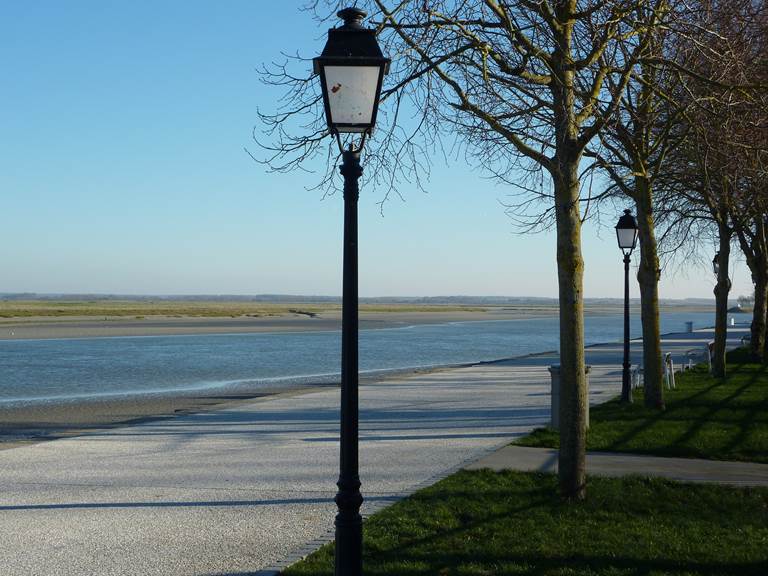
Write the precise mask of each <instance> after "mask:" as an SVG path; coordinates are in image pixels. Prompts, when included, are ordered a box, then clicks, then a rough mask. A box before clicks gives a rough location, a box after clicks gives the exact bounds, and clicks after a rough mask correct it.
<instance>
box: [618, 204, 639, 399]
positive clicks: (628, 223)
mask: <svg viewBox="0 0 768 576" xmlns="http://www.w3.org/2000/svg"><path fill="white" fill-rule="evenodd" d="M637 233H638V230H637V221H636V220H635V217H634V216H632V211H631V210H624V215H623V216H622V217H621V218H619V222H618V224H616V239H617V240H618V242H619V248H620V249H621V251H622V253H623V254H624V364H623V368H624V369H623V371H622V373H621V401H622V402H627V403H629V402H632V382H631V379H630V376H629V366H630V364H629V261H630V256H631V255H632V251H633V250H634V249H635V246H637Z"/></svg>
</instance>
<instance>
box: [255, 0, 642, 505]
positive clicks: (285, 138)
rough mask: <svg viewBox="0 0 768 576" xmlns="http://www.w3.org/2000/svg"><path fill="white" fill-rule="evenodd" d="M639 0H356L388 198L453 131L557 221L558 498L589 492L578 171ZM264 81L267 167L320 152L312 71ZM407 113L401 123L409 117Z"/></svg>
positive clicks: (611, 95) (621, 68) (631, 58)
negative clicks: (274, 107)
mask: <svg viewBox="0 0 768 576" xmlns="http://www.w3.org/2000/svg"><path fill="white" fill-rule="evenodd" d="M646 3H647V2H646V1H645V0H618V1H613V2H605V1H603V0H506V1H501V0H461V1H459V0H368V1H367V2H360V3H359V4H363V6H362V7H364V8H367V9H368V10H369V11H370V12H371V13H372V14H373V19H374V20H375V21H376V22H377V25H378V29H379V39H380V43H381V44H382V46H383V48H384V50H385V52H386V53H387V54H388V55H389V56H390V57H391V58H392V59H393V62H392V68H391V73H390V76H389V78H388V86H387V87H386V88H385V92H384V99H385V105H386V108H387V109H386V111H385V114H384V116H383V120H384V128H383V130H382V131H381V134H380V135H379V136H378V137H377V138H376V139H375V140H374V143H375V144H378V146H377V148H376V149H375V150H374V151H373V152H372V153H371V156H370V157H369V161H370V162H371V175H370V176H369V177H370V178H372V179H373V180H374V181H375V182H377V183H378V184H381V185H384V186H385V193H389V192H390V191H396V190H397V188H398V182H400V181H401V180H402V179H407V180H411V181H414V182H415V183H416V184H417V185H419V184H423V180H422V171H423V170H424V169H425V168H426V164H427V163H428V159H427V157H426V155H425V151H426V150H429V149H430V148H433V147H435V146H437V147H438V149H440V147H441V146H442V143H443V142H444V140H443V138H444V137H446V136H447V137H448V138H450V139H451V140H450V141H451V142H455V143H457V145H459V146H460V149H461V150H463V152H464V154H466V157H467V158H468V159H470V160H471V161H472V162H473V163H475V164H477V165H479V166H482V167H483V168H484V169H485V170H487V171H488V172H489V173H490V174H492V175H494V176H496V177H498V178H499V179H501V180H502V181H504V182H507V183H510V184H511V185H514V186H515V187H516V189H517V190H518V191H519V192H520V194H522V196H521V198H522V199H521V203H520V206H526V207H530V206H533V205H534V204H535V203H537V202H540V203H541V202H543V203H546V204H548V207H546V208H542V209H541V211H540V212H539V215H538V216H537V217H536V223H538V224H543V225H547V224H548V222H547V219H549V218H552V219H553V220H554V223H555V226H556V229H557V269H558V284H559V299H560V363H561V386H562V388H561V419H560V421H561V429H560V456H559V475H560V490H561V493H562V494H563V495H564V496H566V497H568V498H574V499H581V498H584V497H585V494H586V487H585V481H586V476H585V436H586V405H587V394H588V391H587V383H586V375H585V362H584V319H583V289H582V285H583V273H584V262H583V258H582V253H581V225H582V216H583V215H582V209H581V203H582V202H583V201H588V200H589V199H588V198H584V197H583V196H582V186H581V182H580V166H581V163H582V160H583V157H584V152H585V150H586V149H587V146H588V145H589V144H590V142H592V141H593V139H594V138H595V137H596V136H597V135H598V134H599V133H600V131H601V130H602V129H603V128H604V126H605V124H606V122H608V120H609V119H610V118H612V117H613V115H614V113H615V111H616V109H617V108H618V106H619V102H620V98H621V95H622V93H623V91H624V89H625V88H626V85H627V82H628V81H629V77H630V74H631V71H632V69H633V67H634V65H635V62H636V61H637V56H638V54H639V53H640V52H641V51H642V50H643V40H642V38H640V37H638V35H637V23H636V22H635V20H634V18H633V15H634V14H635V11H636V10H637V9H638V7H639V6H642V5H645V4H646ZM340 6H341V4H340V3H338V2H320V1H319V0H318V1H316V2H313V3H312V4H311V5H310V6H309V8H310V9H311V10H313V11H314V13H315V14H316V15H317V16H318V17H319V18H320V19H321V20H325V19H326V18H327V17H328V14H329V12H330V11H332V10H335V9H337V8H339V7H340ZM266 80H267V81H268V82H271V83H277V84H281V85H282V86H283V88H284V89H285V90H286V94H287V99H286V100H285V101H284V104H285V106H286V107H285V108H284V109H283V112H280V113H277V114H271V115H270V114H266V115H264V116H263V117H262V118H263V120H264V121H265V122H266V124H267V126H268V128H270V129H271V130H272V136H273V144H271V145H270V146H269V147H270V148H271V150H272V151H273V152H274V154H273V155H272V156H271V157H270V158H268V160H269V161H270V163H271V165H272V166H273V167H274V168H277V169H292V168H293V167H295V166H297V165H302V164H303V163H305V162H306V161H307V160H308V159H310V158H312V157H313V155H317V154H318V153H321V151H322V150H324V149H326V150H327V148H324V147H323V145H322V141H323V138H324V136H325V134H324V131H323V127H322V125H321V124H320V123H318V121H317V116H318V115H319V101H318V96H317V91H316V88H314V85H313V81H312V79H311V78H309V77H307V76H300V75H292V74H290V73H289V72H288V70H287V69H286V68H277V69H274V68H273V69H272V70H271V71H270V72H269V74H268V75H267V76H266ZM406 112H407V115H409V116H410V117H409V118H404V116H405V115H406ZM301 116H304V118H306V119H307V120H306V122H305V126H304V127H303V130H304V132H305V133H303V134H302V133H298V135H297V133H296V132H293V133H291V132H289V130H288V128H287V126H290V125H291V122H293V120H294V119H295V118H297V117H301ZM298 124H300V123H298ZM306 132H308V133H309V134H307V133H306ZM453 138H456V140H453ZM435 143H437V144H435ZM291 155H292V156H291ZM516 175H517V178H516ZM545 175H546V176H548V177H549V178H548V180H545V178H544V176H545ZM545 183H546V184H549V185H547V186H546V187H545Z"/></svg>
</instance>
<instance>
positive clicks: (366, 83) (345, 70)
mask: <svg viewBox="0 0 768 576" xmlns="http://www.w3.org/2000/svg"><path fill="white" fill-rule="evenodd" d="M324 72H325V87H326V90H327V94H328V107H329V109H330V113H331V124H333V125H334V126H335V127H336V128H337V129H338V131H339V132H365V131H366V130H367V129H368V128H369V127H370V125H371V120H372V118H373V108H374V105H375V103H376V89H377V88H378V86H379V73H380V72H381V67H380V66H325V68H324Z"/></svg>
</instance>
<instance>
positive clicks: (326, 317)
mask: <svg viewBox="0 0 768 576" xmlns="http://www.w3.org/2000/svg"><path fill="white" fill-rule="evenodd" d="M237 306H239V304H237ZM152 309H153V308H150V307H149V306H148V307H147V308H146V309H141V308H139V309H138V310H139V311H141V312H142V314H140V315H134V316H129V315H125V314H122V313H121V314H119V315H102V316H96V315H94V314H88V315H76V314H72V315H60V316H33V315H28V316H19V317H3V318H0V340H44V339H65V338H103V337H120V336H174V335H203V334H249V333H267V332H314V331H332V330H340V329H341V310H340V309H339V307H337V306H332V307H322V306H301V305H296V307H295V308H291V307H288V308H286V307H274V308H273V309H272V310H271V311H270V312H265V313H262V314H256V313H253V314H242V313H240V312H242V310H241V309H240V308H239V307H238V308H231V309H230V308H223V309H222V310H221V312H222V314H221V315H220V316H216V315H213V313H215V311H216V310H210V309H207V308H205V309H203V310H204V311H205V313H206V315H204V316H198V315H194V314H193V313H190V310H189V308H185V309H184V311H185V313H184V314H174V315H167V314H151V313H150V312H151V310H152ZM662 309H663V310H664V311H669V312H672V311H674V312H709V311H711V310H714V308H713V307H709V306H700V305H695V306H680V305H675V306H669V307H662ZM65 310H66V309H65ZM131 310H132V311H133V308H131ZM29 311H30V310H29V309H25V310H24V313H28V312H29ZM124 311H125V310H122V311H121V312H124ZM179 311H181V310H179ZM235 311H237V312H238V313H239V314H237V315H235V314H225V313H224V312H233V313H234V312H235ZM0 312H2V308H1V307H0ZM72 312H76V309H73V310H72ZM637 312H638V310H637V307H635V309H633V313H637ZM620 313H622V308H621V307H618V306H609V305H595V306H587V307H586V308H585V314H587V315H606V314H620ZM6 314H10V312H6ZM557 314H558V308H557V306H554V305H550V306H547V305H527V306H524V305H514V306H513V305H505V306H485V307H461V306H442V305H433V306H426V305H425V306H413V305H394V304H393V305H388V306H377V305H367V306H366V305H361V307H360V328H361V329H362V330H368V329H377V328H379V329H386V328H397V327H405V326H413V325H423V324H443V323H449V322H482V321H493V320H522V319H530V318H540V317H553V316H557Z"/></svg>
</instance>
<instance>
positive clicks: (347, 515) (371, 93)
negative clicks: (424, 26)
mask: <svg viewBox="0 0 768 576" xmlns="http://www.w3.org/2000/svg"><path fill="white" fill-rule="evenodd" d="M338 16H339V18H341V19H342V20H343V21H344V25H343V26H341V27H339V28H331V29H330V30H329V31H328V42H327V43H326V45H325V48H324V49H323V52H322V54H321V55H320V56H319V57H318V58H315V59H314V71H315V73H316V74H319V76H320V86H321V88H322V91H323V103H324V105H325V117H326V120H327V122H328V131H329V132H330V134H331V135H333V136H335V137H336V140H337V142H338V143H339V150H340V151H341V153H342V165H341V168H340V170H341V174H342V175H343V176H344V272H343V274H344V277H343V289H342V290H343V295H342V321H341V322H342V324H341V455H340V473H339V481H338V482H337V483H336V485H337V486H338V487H339V491H338V493H337V494H336V504H337V506H338V508H339V512H338V514H337V515H336V522H335V525H336V553H335V562H336V571H335V574H336V576H360V574H362V570H363V555H362V548H363V519H362V517H361V516H360V506H361V504H362V503H363V497H362V495H361V494H360V476H359V473H358V360H357V353H358V345H357V331H358V317H357V305H358V297H357V288H358V286H357V200H358V197H359V193H360V191H359V187H358V179H359V178H360V176H361V175H362V173H363V169H362V167H361V165H360V151H361V150H362V148H363V145H364V144H365V139H366V137H367V136H368V135H369V134H370V133H371V131H372V130H373V127H374V124H375V123H376V113H377V111H378V108H379V98H380V97H381V84H382V80H383V78H384V74H386V73H387V71H388V68H389V62H390V61H389V59H387V58H384V56H383V55H382V53H381V49H380V48H379V45H378V42H377V41H376V32H375V30H372V29H368V28H364V27H363V25H362V20H363V18H365V16H366V12H364V11H363V10H360V9H358V8H346V9H344V10H341V11H340V12H339V13H338ZM346 133H357V134H362V136H361V138H360V142H359V143H358V144H357V147H355V146H354V145H353V144H352V143H350V145H349V148H348V149H346V150H345V149H344V147H343V144H342V142H341V134H346Z"/></svg>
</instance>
